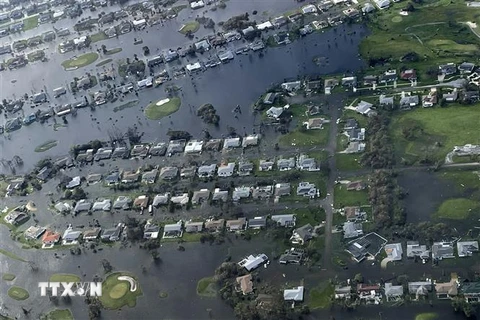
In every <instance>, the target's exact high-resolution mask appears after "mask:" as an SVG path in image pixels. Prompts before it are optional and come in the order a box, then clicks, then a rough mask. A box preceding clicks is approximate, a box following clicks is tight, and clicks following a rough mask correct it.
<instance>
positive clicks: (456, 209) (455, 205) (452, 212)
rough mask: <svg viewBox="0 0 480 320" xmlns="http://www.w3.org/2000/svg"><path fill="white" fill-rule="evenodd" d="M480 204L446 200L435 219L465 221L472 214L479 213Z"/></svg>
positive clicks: (464, 199)
mask: <svg viewBox="0 0 480 320" xmlns="http://www.w3.org/2000/svg"><path fill="white" fill-rule="evenodd" d="M478 208H479V204H478V202H477V201H474V200H470V199H466V198H457V199H448V200H445V201H444V202H443V203H442V204H441V205H440V208H438V211H437V212H436V213H435V214H434V217H435V218H439V219H450V220H464V219H466V218H468V216H469V215H470V214H471V213H472V211H477V209H478Z"/></svg>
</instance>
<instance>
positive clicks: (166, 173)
mask: <svg viewBox="0 0 480 320" xmlns="http://www.w3.org/2000/svg"><path fill="white" fill-rule="evenodd" d="M177 175H178V168H177V167H163V168H162V169H161V170H160V175H159V178H160V179H162V180H173V179H175V178H176V177H177Z"/></svg>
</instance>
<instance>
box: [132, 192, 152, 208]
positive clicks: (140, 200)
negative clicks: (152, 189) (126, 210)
mask: <svg viewBox="0 0 480 320" xmlns="http://www.w3.org/2000/svg"><path fill="white" fill-rule="evenodd" d="M149 200H150V199H149V198H148V196H146V195H141V196H138V197H136V198H135V200H133V206H134V207H137V208H140V209H144V208H146V207H148V201H149Z"/></svg>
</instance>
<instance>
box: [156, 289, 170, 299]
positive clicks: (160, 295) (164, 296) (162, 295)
mask: <svg viewBox="0 0 480 320" xmlns="http://www.w3.org/2000/svg"><path fill="white" fill-rule="evenodd" d="M158 297H159V298H160V299H166V298H168V293H167V292H165V291H162V292H160V293H159V294H158Z"/></svg>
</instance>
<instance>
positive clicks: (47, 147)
mask: <svg viewBox="0 0 480 320" xmlns="http://www.w3.org/2000/svg"><path fill="white" fill-rule="evenodd" d="M57 144H58V141H57V140H50V141H47V142H45V143H42V144H41V145H39V146H37V147H36V148H35V152H45V151H47V150H50V149H52V148H53V147H56V146H57Z"/></svg>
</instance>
